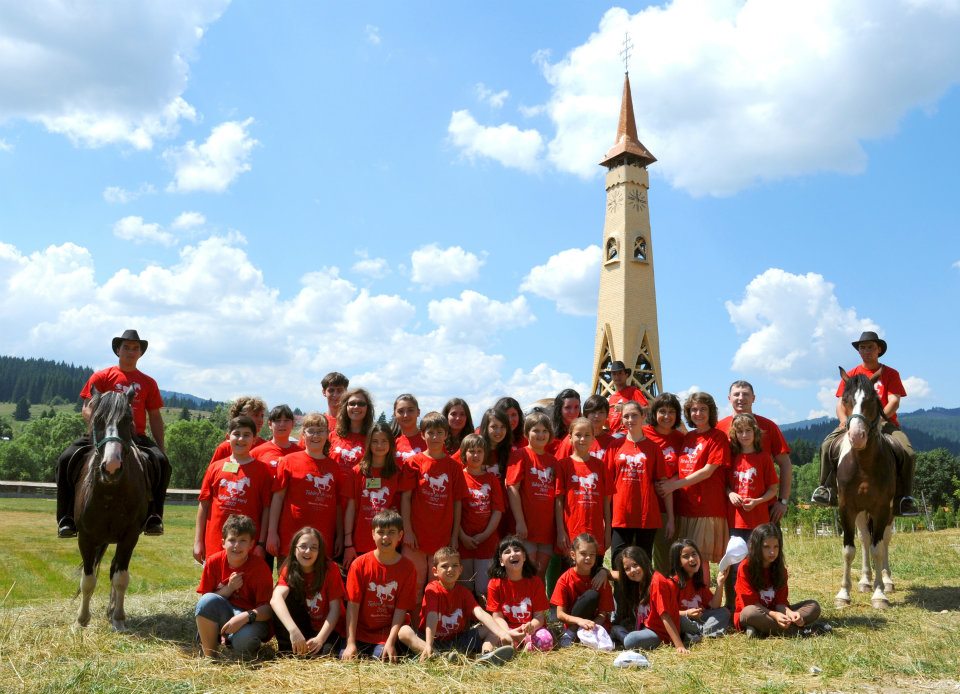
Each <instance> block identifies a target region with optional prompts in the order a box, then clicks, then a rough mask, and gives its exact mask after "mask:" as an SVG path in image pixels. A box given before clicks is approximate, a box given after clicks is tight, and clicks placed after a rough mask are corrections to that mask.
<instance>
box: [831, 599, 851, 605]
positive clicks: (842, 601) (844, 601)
mask: <svg viewBox="0 0 960 694" xmlns="http://www.w3.org/2000/svg"><path fill="white" fill-rule="evenodd" d="M833 604H834V605H835V606H836V607H850V600H849V599H845V598H837V599H836V600H835V601H834V603H833Z"/></svg>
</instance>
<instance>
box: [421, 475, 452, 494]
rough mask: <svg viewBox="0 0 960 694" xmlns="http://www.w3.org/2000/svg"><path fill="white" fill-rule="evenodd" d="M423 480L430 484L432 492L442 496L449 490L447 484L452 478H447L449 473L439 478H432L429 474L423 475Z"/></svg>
mask: <svg viewBox="0 0 960 694" xmlns="http://www.w3.org/2000/svg"><path fill="white" fill-rule="evenodd" d="M423 479H424V481H426V482H429V484H430V491H431V492H436V493H437V494H441V493H443V492H445V491H446V490H447V482H449V481H450V478H449V477H447V473H445V472H444V473H443V474H441V475H439V476H438V477H431V476H430V475H428V474H427V473H423Z"/></svg>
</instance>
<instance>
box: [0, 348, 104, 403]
mask: <svg viewBox="0 0 960 694" xmlns="http://www.w3.org/2000/svg"><path fill="white" fill-rule="evenodd" d="M92 373H93V369H91V368H90V367H88V366H74V365H73V364H67V363H65V362H55V361H48V360H46V359H23V358H21V357H3V356H0V401H2V402H17V401H18V400H21V399H22V398H26V400H27V402H28V403H30V404H31V405H38V404H41V403H42V404H44V405H51V404H63V403H68V402H74V401H76V399H77V394H78V393H79V392H80V390H81V389H82V388H83V386H84V384H85V383H86V382H87V379H88V378H90V374H92Z"/></svg>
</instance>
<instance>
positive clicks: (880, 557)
mask: <svg viewBox="0 0 960 694" xmlns="http://www.w3.org/2000/svg"><path fill="white" fill-rule="evenodd" d="M889 520H890V507H889V505H887V507H886V508H885V509H882V510H881V511H880V512H879V513H878V514H877V515H876V516H874V518H873V521H872V522H873V527H872V528H871V545H870V547H871V550H872V553H873V565H874V567H876V569H877V571H876V575H875V577H874V581H873V596H871V598H870V604H871V605H873V607H874V609H877V610H882V609H885V608H887V607H890V601H889V600H887V596H886V595H885V594H884V592H883V576H882V574H883V571H882V570H881V568H880V567H882V566H883V565H884V564H885V563H886V549H887V540H888V537H887V527H888V526H887V523H888V521H889Z"/></svg>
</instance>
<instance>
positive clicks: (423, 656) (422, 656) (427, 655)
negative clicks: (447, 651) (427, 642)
mask: <svg viewBox="0 0 960 694" xmlns="http://www.w3.org/2000/svg"><path fill="white" fill-rule="evenodd" d="M432 657H433V647H432V646H427V647H426V648H424V649H423V652H422V653H421V654H420V660H427V659H428V658H432Z"/></svg>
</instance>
